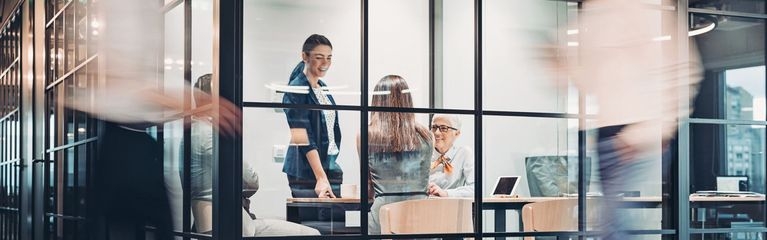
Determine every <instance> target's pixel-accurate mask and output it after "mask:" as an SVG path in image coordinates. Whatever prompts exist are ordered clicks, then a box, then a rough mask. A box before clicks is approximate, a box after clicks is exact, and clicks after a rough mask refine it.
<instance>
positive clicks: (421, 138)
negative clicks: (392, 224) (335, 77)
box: [357, 75, 434, 234]
mask: <svg viewBox="0 0 767 240" xmlns="http://www.w3.org/2000/svg"><path fill="white" fill-rule="evenodd" d="M373 91H374V92H373V104H372V106H375V107H400V108H411V107H413V99H412V97H411V96H410V89H409V88H408V85H407V82H405V79H403V78H402V77H400V76H396V75H388V76H385V77H383V78H382V79H381V80H380V81H378V84H376V86H375V88H374V90H373ZM359 144H360V139H359V136H358V137H357V147H358V149H359ZM433 149H434V140H433V138H432V135H431V133H429V130H428V128H426V127H425V126H423V125H421V124H418V123H416V121H415V114H413V113H404V112H372V113H371V115H370V125H369V127H368V164H369V166H370V176H369V178H370V182H371V185H372V188H373V190H374V192H375V194H374V195H375V199H374V202H373V205H372V206H371V208H370V214H368V229H369V233H370V234H380V233H381V227H380V222H379V219H378V211H379V210H380V209H381V206H383V205H385V204H389V203H394V202H400V201H405V200H411V199H423V198H426V197H427V187H428V184H429V164H430V161H431V153H432V150H433Z"/></svg>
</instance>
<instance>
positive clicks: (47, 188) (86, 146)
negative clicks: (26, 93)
mask: <svg viewBox="0 0 767 240" xmlns="http://www.w3.org/2000/svg"><path fill="white" fill-rule="evenodd" d="M96 6H97V5H96V3H94V2H92V1H48V2H46V12H45V16H46V17H45V19H47V22H46V24H45V33H46V36H45V39H46V50H47V51H46V52H47V54H45V57H46V60H45V63H46V76H45V79H46V82H45V83H46V85H45V96H46V97H45V100H46V102H45V115H46V116H47V117H45V119H46V121H47V122H46V123H45V124H44V125H43V126H45V128H46V129H45V134H46V140H45V142H46V144H45V152H46V159H45V161H44V166H45V167H44V171H43V172H42V174H43V176H42V179H44V182H45V183H44V196H45V198H44V201H45V221H46V222H45V223H46V226H45V236H46V238H49V239H80V238H83V237H85V235H86V234H87V229H85V221H84V220H85V214H86V211H85V207H86V196H87V187H86V186H87V182H88V181H89V179H88V177H87V176H88V170H87V169H89V166H90V164H92V159H93V158H94V157H95V156H94V154H95V146H96V145H95V142H94V141H95V140H96V136H97V135H98V134H97V133H96V132H97V124H96V122H95V121H94V120H93V119H91V118H89V117H87V116H86V115H85V113H83V112H80V111H76V110H72V109H65V108H64V104H69V105H72V103H73V101H74V99H75V96H76V95H84V94H85V93H86V92H87V91H89V90H88V89H92V88H96V87H97V83H98V80H97V77H98V60H97V58H96V52H97V51H96V48H97V47H98V44H97V42H98V39H99V33H100V32H99V31H100V24H101V23H100V22H99V20H98V19H97V17H98V15H97V14H96V12H97V11H96ZM84 104H85V105H90V104H92V103H89V102H88V103H84ZM85 108H88V107H85Z"/></svg>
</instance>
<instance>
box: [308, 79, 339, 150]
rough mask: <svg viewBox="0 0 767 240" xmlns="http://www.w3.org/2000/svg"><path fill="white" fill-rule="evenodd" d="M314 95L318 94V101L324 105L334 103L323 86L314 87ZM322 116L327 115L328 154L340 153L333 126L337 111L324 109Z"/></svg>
mask: <svg viewBox="0 0 767 240" xmlns="http://www.w3.org/2000/svg"><path fill="white" fill-rule="evenodd" d="M312 91H313V92H314V95H315V96H317V101H319V102H320V104H322V105H331V104H333V103H332V102H331V101H330V99H329V98H328V95H327V93H325V91H323V90H322V89H321V88H312ZM322 116H324V117H325V127H326V128H327V130H328V142H329V144H328V155H338V152H339V150H338V146H337V145H336V135H335V131H333V128H334V127H335V125H336V111H335V110H322Z"/></svg>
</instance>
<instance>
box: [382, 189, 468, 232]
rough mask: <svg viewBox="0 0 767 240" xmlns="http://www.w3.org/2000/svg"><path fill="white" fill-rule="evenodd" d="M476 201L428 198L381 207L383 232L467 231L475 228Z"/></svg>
mask: <svg viewBox="0 0 767 240" xmlns="http://www.w3.org/2000/svg"><path fill="white" fill-rule="evenodd" d="M472 204H473V200H472V199H469V198H429V199H419V200H408V201H402V202H396V203H390V204H386V205H383V206H381V210H380V212H379V218H380V222H381V234H415V233H466V232H472V231H474V227H473V220H472Z"/></svg>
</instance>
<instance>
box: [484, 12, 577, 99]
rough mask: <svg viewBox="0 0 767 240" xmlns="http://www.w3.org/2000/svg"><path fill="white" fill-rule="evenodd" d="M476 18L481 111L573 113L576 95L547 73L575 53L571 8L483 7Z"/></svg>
mask: <svg viewBox="0 0 767 240" xmlns="http://www.w3.org/2000/svg"><path fill="white" fill-rule="evenodd" d="M482 17H483V24H484V25H483V41H484V42H483V44H484V49H483V59H482V60H483V67H484V69H483V87H484V89H483V92H482V95H483V99H484V104H483V105H484V106H483V109H486V110H503V111H524V112H557V113H564V112H567V113H577V112H578V95H577V92H576V91H575V90H573V89H572V88H569V87H568V86H569V85H568V81H567V77H568V76H567V75H566V74H565V72H564V71H562V70H561V69H557V68H556V67H553V65H554V61H556V60H557V58H558V57H559V58H560V59H566V58H565V57H563V56H566V55H568V54H573V53H574V52H573V51H574V49H576V47H577V39H578V38H577V37H578V35H577V33H578V29H577V23H576V22H575V19H576V17H577V4H574V3H567V2H564V1H515V2H510V1H503V0H494V1H486V2H485V4H484V9H483V16H482ZM574 60H575V59H567V61H574Z"/></svg>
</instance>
